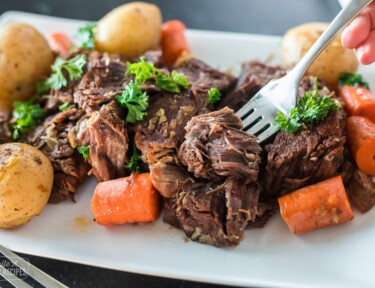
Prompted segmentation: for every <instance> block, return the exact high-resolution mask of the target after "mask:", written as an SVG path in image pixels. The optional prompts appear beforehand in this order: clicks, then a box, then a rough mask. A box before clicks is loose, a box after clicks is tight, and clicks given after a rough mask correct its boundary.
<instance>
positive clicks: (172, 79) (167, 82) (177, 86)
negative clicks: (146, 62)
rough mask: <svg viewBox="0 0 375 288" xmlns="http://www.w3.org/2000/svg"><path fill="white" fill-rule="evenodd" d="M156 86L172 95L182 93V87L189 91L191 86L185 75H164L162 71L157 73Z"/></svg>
mask: <svg viewBox="0 0 375 288" xmlns="http://www.w3.org/2000/svg"><path fill="white" fill-rule="evenodd" d="M155 84H156V86H158V87H159V88H161V89H163V90H165V91H168V92H172V93H180V92H181V87H182V88H184V89H187V88H189V86H190V83H189V81H188V79H187V78H186V77H185V75H184V74H182V73H178V72H175V71H173V72H172V73H171V74H170V75H167V74H164V73H162V72H160V71H159V72H157V73H156V77H155Z"/></svg>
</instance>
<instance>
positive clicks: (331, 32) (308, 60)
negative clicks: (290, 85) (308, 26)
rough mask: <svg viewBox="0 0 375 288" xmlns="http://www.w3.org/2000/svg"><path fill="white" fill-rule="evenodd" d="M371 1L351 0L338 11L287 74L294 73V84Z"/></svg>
mask: <svg viewBox="0 0 375 288" xmlns="http://www.w3.org/2000/svg"><path fill="white" fill-rule="evenodd" d="M371 1H372V0H352V1H350V2H349V4H348V5H347V6H345V7H344V8H343V9H342V10H341V11H340V13H339V14H338V15H337V16H336V17H335V19H333V21H332V22H331V24H330V25H329V26H328V28H327V29H326V30H325V31H324V32H323V34H322V35H321V36H320V37H319V38H318V40H317V41H316V42H315V43H314V45H313V46H311V48H310V49H309V51H307V53H306V54H305V55H304V56H303V57H302V59H301V60H300V61H299V62H298V64H297V65H296V66H295V67H294V68H293V69H292V70H291V71H290V73H289V74H294V75H293V76H294V77H293V78H294V79H296V81H297V82H296V85H298V83H299V82H300V81H301V79H302V76H303V75H304V74H305V73H306V71H307V69H308V68H309V67H310V65H311V64H312V62H313V61H314V60H315V59H316V57H318V55H319V54H320V53H321V52H322V51H323V50H324V48H326V47H327V46H328V44H329V43H330V42H331V41H332V40H333V38H335V36H336V35H337V34H339V33H340V31H341V30H342V29H343V28H344V27H345V25H346V24H347V23H349V22H350V21H351V20H352V19H353V18H354V17H355V16H357V15H358V14H359V12H361V11H362V10H363V9H364V8H365V7H366V6H367V5H368V4H370V2H371Z"/></svg>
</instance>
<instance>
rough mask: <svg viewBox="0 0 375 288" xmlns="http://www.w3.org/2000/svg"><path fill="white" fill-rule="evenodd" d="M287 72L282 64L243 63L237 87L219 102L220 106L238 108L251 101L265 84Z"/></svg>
mask: <svg viewBox="0 0 375 288" xmlns="http://www.w3.org/2000/svg"><path fill="white" fill-rule="evenodd" d="M285 74H286V69H285V68H283V67H281V66H272V65H268V64H265V63H261V62H259V61H250V62H245V63H243V64H242V71H241V73H240V77H239V78H238V81H237V84H236V87H235V88H234V90H233V91H232V92H231V93H229V94H228V95H227V96H226V97H225V98H224V99H223V100H222V101H221V102H220V104H219V108H222V107H225V106H228V107H229V108H232V109H233V110H235V111H236V110H238V109H239V108H241V107H242V106H243V105H244V104H245V103H246V102H247V101H249V100H250V99H251V98H252V97H253V96H254V95H255V94H256V93H257V92H258V91H259V90H260V89H261V88H262V87H263V86H265V85H266V84H267V83H268V82H270V81H271V80H274V79H279V78H281V77H283V76H284V75H285Z"/></svg>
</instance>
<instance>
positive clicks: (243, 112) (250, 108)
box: [236, 100, 256, 120]
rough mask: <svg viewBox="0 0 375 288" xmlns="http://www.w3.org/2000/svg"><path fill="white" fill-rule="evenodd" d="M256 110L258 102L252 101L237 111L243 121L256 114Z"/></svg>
mask: <svg viewBox="0 0 375 288" xmlns="http://www.w3.org/2000/svg"><path fill="white" fill-rule="evenodd" d="M255 110H256V101H252V100H250V101H249V102H247V103H246V104H245V106H243V107H242V108H241V109H240V110H238V111H236V115H237V116H238V117H240V118H241V119H242V120H243V119H244V118H246V117H248V116H249V115H251V114H252V113H254V112H255Z"/></svg>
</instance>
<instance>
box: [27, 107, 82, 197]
mask: <svg viewBox="0 0 375 288" xmlns="http://www.w3.org/2000/svg"><path fill="white" fill-rule="evenodd" d="M82 114H83V112H82V110H77V109H76V108H75V107H74V106H72V107H71V108H70V109H68V110H66V111H63V112H59V113H57V114H55V115H51V116H49V117H47V118H46V119H45V120H44V122H43V123H42V124H41V125H38V126H37V127H35V128H34V129H32V130H30V131H29V132H28V133H27V134H26V135H24V139H23V140H24V142H26V143H28V144H30V145H32V146H35V147H37V148H39V149H40V150H41V151H42V152H43V153H44V154H45V155H46V156H47V157H48V159H49V160H50V161H51V163H52V166H53V169H54V172H55V179H54V185H53V188H52V193H51V196H50V199H49V201H50V202H52V203H57V202H60V201H62V200H65V199H71V200H74V195H75V193H76V190H77V187H78V185H79V183H80V182H82V181H83V179H84V178H85V177H86V174H87V172H88V171H89V165H88V164H87V163H86V162H85V160H84V159H83V158H82V156H81V155H80V154H79V153H78V152H77V151H76V150H75V149H73V147H71V146H70V144H69V140H68V133H69V131H70V130H71V129H72V128H73V126H74V125H75V121H76V120H77V119H78V118H79V117H81V116H82Z"/></svg>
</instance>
